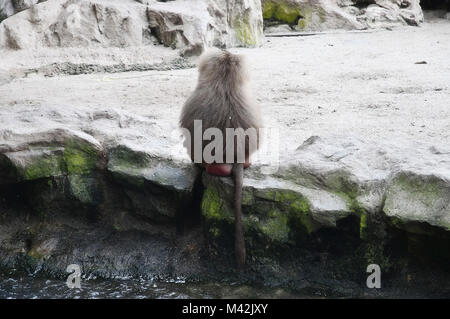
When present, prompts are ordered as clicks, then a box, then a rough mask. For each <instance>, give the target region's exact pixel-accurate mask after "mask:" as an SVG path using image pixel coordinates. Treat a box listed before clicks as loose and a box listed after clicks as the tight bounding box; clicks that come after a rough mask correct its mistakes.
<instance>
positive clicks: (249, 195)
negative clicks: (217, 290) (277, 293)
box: [0, 20, 450, 294]
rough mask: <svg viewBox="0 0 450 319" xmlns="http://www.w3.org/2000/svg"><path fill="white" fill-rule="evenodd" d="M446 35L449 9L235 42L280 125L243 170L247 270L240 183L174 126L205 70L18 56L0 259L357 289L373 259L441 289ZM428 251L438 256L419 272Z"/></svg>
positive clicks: (6, 125)
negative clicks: (242, 265)
mask: <svg viewBox="0 0 450 319" xmlns="http://www.w3.org/2000/svg"><path fill="white" fill-rule="evenodd" d="M447 33H448V23H447V22H445V20H442V21H437V22H436V23H432V24H427V23H425V24H424V25H423V27H422V28H406V27H405V28H400V29H396V30H393V31H387V30H384V31H379V32H371V33H362V32H358V33H334V34H321V35H317V36H310V37H286V38H276V37H274V38H270V39H268V40H267V42H266V44H265V46H264V47H262V48H259V49H244V48H241V49H235V50H233V52H238V53H244V54H245V55H247V56H248V60H249V61H250V63H251V68H252V73H253V82H252V85H253V88H254V91H255V93H256V98H257V100H258V102H259V104H260V105H261V108H262V111H263V115H264V119H265V123H266V126H267V127H270V128H273V129H275V130H278V132H279V135H278V137H279V139H278V140H276V141H277V142H278V144H276V143H275V144H270V143H271V142H273V140H270V139H268V140H266V145H267V144H269V145H270V147H269V148H268V149H261V151H260V153H259V156H255V158H254V162H253V165H252V166H251V168H249V169H248V170H246V172H245V179H244V215H245V216H244V225H245V234H246V240H247V252H248V265H249V266H248V270H247V271H246V272H245V274H242V276H241V277H240V278H236V274H235V273H234V270H233V254H232V251H233V250H232V249H233V212H232V208H231V207H232V193H231V190H232V181H231V179H229V178H215V177H211V176H208V175H205V174H204V173H202V174H201V172H200V171H199V169H197V168H195V167H194V166H193V165H192V164H191V163H190V162H189V159H188V156H187V154H186V152H185V150H183V148H182V141H181V140H180V138H179V135H180V134H179V132H178V131H176V130H175V129H176V127H177V119H178V115H179V112H180V108H181V106H182V104H183V102H184V101H185V100H186V98H187V97H188V96H189V94H190V92H191V91H192V90H193V89H194V87H195V84H196V83H195V81H194V80H193V79H195V78H196V74H197V73H196V72H197V71H196V70H195V69H193V68H189V67H186V68H174V69H172V68H163V69H154V70H150V71H145V72H127V73H114V74H104V73H92V74H80V75H70V76H69V75H66V74H64V73H58V72H57V71H56V70H55V71H54V72H52V73H48V70H43V69H37V70H36V69H35V71H34V72H30V70H29V69H27V68H26V67H25V66H26V65H25V64H24V63H25V62H23V63H22V62H21V63H17V64H13V63H9V62H11V61H14V58H17V57H18V56H19V55H17V54H18V53H17V52H16V53H15V54H11V55H5V60H3V61H0V66H1V69H3V72H4V73H3V74H5V75H7V76H11V78H10V80H8V81H5V82H3V83H1V84H0V154H1V155H0V213H1V214H0V221H1V222H0V241H1V243H2V245H0V266H4V267H5V268H7V269H11V268H16V269H22V270H23V269H28V270H30V271H31V272H33V271H36V269H40V270H41V271H44V270H45V271H48V272H49V273H51V274H54V273H58V272H59V273H61V272H62V273H64V271H65V267H66V266H67V262H76V261H79V262H82V263H83V265H85V267H86V269H87V272H88V273H92V274H97V275H100V276H105V277H108V276H120V275H127V274H132V275H136V276H139V275H142V274H144V275H146V276H169V277H171V276H173V277H176V276H178V275H181V276H186V277H189V278H190V279H198V278H201V279H202V280H207V278H211V277H214V276H216V277H215V278H222V279H223V278H225V279H226V280H230V281H234V280H235V281H241V280H243V281H245V280H248V281H250V282H259V283H261V282H263V283H264V284H267V285H282V286H289V287H295V288H296V289H301V288H302V287H310V286H319V287H323V286H326V287H332V288H330V289H336V290H339V291H340V292H342V293H344V294H345V293H349V291H350V293H352V292H355V291H360V290H358V289H359V288H358V287H360V288H361V286H362V287H363V289H364V287H365V279H366V267H367V265H368V264H370V263H377V264H379V265H381V266H382V269H384V271H386V273H389V274H392V275H393V276H394V277H395V276H397V277H396V278H400V279H399V280H400V282H401V285H400V287H410V286H409V285H411V281H409V280H407V279H406V275H405V274H410V273H411V274H412V276H414V277H413V278H415V280H414V281H413V285H415V286H416V287H419V289H425V290H426V289H429V287H442V283H446V282H448V277H449V276H448V274H446V273H445V271H446V270H447V269H449V268H448V267H446V265H448V260H449V258H448V251H449V250H448V245H449V243H450V240H449V238H450V236H449V229H448V221H449V220H448V216H449V210H448V209H449V202H448V198H449V188H450V182H449V181H450V170H449V167H450V149H449V147H448V145H450V136H449V135H448V132H449V131H450V127H449V122H448V118H449V116H450V115H449V113H448V112H449V109H448V102H447V101H448V97H449V92H450V91H449V84H448V83H450V79H449V76H448V74H450V72H446V71H448V65H447V64H446V57H447V55H446V54H447V52H448V49H449V47H448V46H449V43H448V41H445V39H446V36H447ZM269 41H270V42H269ZM411 42H414V44H415V45H414V46H411ZM394 44H395V45H394ZM71 52H72V51H71ZM99 52H103V51H99ZM164 52H169V51H163V53H164ZM170 52H171V51H170ZM398 52H401V53H402V54H398ZM54 54H56V53H54ZM60 54H61V56H58V58H59V59H63V57H64V55H65V54H67V51H65V50H61V51H60ZM99 54H100V53H99ZM102 54H103V53H102ZM299 54H300V55H301V59H299ZM93 56H94V55H93ZM349 57H351V59H350V58H349ZM80 59H81V58H80ZM81 61H82V62H83V61H84V60H82V59H81ZM420 61H427V64H416V62H420ZM16 62H17V61H16ZM27 63H31V62H27ZM35 63H38V62H36V61H35ZM93 65H94V66H96V65H98V64H93ZM19 67H22V73H21V74H22V75H20V74H19V75H18V74H17V68H19ZM25 74H27V76H25ZM24 92H25V93H26V94H24ZM74 141H75V142H76V143H74ZM74 144H75V145H74ZM277 151H278V153H277ZM272 155H275V156H272ZM180 225H182V226H183V227H180ZM178 228H182V230H179V229H178ZM55 242H57V243H58V244H55ZM428 255H431V256H432V257H428V258H431V262H429V263H428V262H427V263H426V264H427V265H429V267H430V268H428V266H427V267H425V268H426V269H424V268H423V267H419V268H418V269H417V268H414V267H413V266H411V265H413V264H414V260H415V259H414V258H416V257H417V256H419V257H417V258H421V259H422V258H424V259H425V260H430V259H426V256H428ZM435 263H437V265H438V266H436V268H432V266H433V265H434V264H435ZM405 265H406V266H405ZM426 271H430V272H431V273H433V274H434V275H433V276H432V277H429V276H427V275H426ZM442 272H444V273H442ZM210 276H211V277H210ZM205 278H206V279H205ZM305 278H307V279H305ZM420 278H422V279H420ZM420 280H424V281H425V282H423V281H420ZM427 280H428V281H430V282H431V283H430V282H427ZM433 285H435V286H433ZM444 286H445V287H450V286H449V285H444ZM343 287H347V288H343ZM346 289H347V290H346ZM430 289H431V288H430ZM433 291H442V290H439V289H438V290H433ZM444 293H445V292H444Z"/></svg>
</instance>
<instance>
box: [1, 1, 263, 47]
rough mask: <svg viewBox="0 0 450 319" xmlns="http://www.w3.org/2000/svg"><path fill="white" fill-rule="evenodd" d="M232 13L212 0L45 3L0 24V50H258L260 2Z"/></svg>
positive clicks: (241, 4)
mask: <svg viewBox="0 0 450 319" xmlns="http://www.w3.org/2000/svg"><path fill="white" fill-rule="evenodd" d="M230 8H231V9H230ZM230 8H228V7H227V6H226V4H225V3H223V2H217V3H216V2H215V1H212V0H195V1H186V0H179V1H170V2H156V1H155V2H145V3H140V2H136V1H134V0H124V1H105V0H95V1H86V0H49V1H46V2H44V3H39V4H37V5H34V6H32V7H30V8H29V9H26V10H24V11H22V12H20V13H18V14H15V15H14V16H12V17H10V18H9V19H7V20H5V21H4V22H3V23H2V24H1V25H0V48H9V49H35V48H43V47H44V48H45V47H119V48H122V47H130V46H142V45H154V44H155V43H160V44H163V45H165V46H170V47H173V48H176V49H180V50H181V52H182V54H183V55H186V56H189V55H198V54H200V53H201V52H202V50H203V49H204V47H206V46H219V47H230V46H258V45H260V44H261V43H262V39H263V34H262V18H261V5H260V3H259V1H257V0H252V1H243V0H236V1H234V3H233V6H232V7H230ZM5 10H6V11H5ZM3 11H5V12H7V13H8V14H9V13H10V6H6V4H5V7H4V10H3ZM3 11H2V12H3Z"/></svg>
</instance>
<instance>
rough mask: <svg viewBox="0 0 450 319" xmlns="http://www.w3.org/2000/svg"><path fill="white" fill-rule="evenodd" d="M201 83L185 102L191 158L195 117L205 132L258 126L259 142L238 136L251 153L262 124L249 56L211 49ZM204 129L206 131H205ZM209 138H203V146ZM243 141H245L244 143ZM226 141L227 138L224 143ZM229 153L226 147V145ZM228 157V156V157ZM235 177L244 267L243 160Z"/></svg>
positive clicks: (235, 167)
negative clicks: (246, 59) (210, 129)
mask: <svg viewBox="0 0 450 319" xmlns="http://www.w3.org/2000/svg"><path fill="white" fill-rule="evenodd" d="M198 71H199V77H198V83H197V87H196V88H195V90H194V92H193V93H192V94H191V96H190V97H189V98H188V100H187V101H186V103H185V104H184V106H183V109H182V111H181V117H180V126H181V127H182V128H185V129H187V130H189V132H190V136H191V141H190V143H189V141H185V147H186V148H187V149H188V152H189V153H190V154H189V155H190V156H191V159H192V160H194V156H193V150H194V145H193V143H194V138H193V136H194V120H201V121H202V130H203V132H204V131H205V130H206V129H208V128H218V129H220V130H221V131H222V134H223V136H224V138H225V136H226V134H225V130H226V128H234V129H236V128H243V129H244V130H247V129H248V128H255V129H256V133H257V143H256V145H253V144H252V143H248V139H247V138H246V139H245V145H239V144H238V143H239V142H238V141H239V140H236V139H235V140H234V147H235V149H236V148H238V147H242V148H245V154H246V157H249V156H250V155H251V154H252V153H253V152H254V151H255V150H256V149H257V148H258V145H259V142H260V141H259V132H258V129H259V128H261V127H262V121H261V115H260V111H259V107H258V106H257V105H256V103H255V100H254V98H253V96H252V94H251V91H250V87H249V70H248V67H247V63H246V61H245V58H244V57H243V56H241V55H236V54H232V53H230V52H228V51H226V50H219V49H209V50H208V51H206V52H205V53H203V54H202V56H201V57H200V59H199V65H198ZM203 132H202V133H203ZM205 144H206V142H203V145H202V150H203V149H204V147H205ZM240 144H243V143H240ZM223 145H226V141H224V144H223ZM242 148H241V149H242ZM224 157H226V147H224ZM224 161H225V158H224ZM233 176H234V180H235V250H236V263H237V266H238V268H239V269H242V268H243V266H244V263H245V243H244V236H243V231H242V220H241V217H242V180H243V164H242V163H237V162H236V158H235V161H234V163H233Z"/></svg>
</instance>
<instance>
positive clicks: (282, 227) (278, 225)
mask: <svg viewBox="0 0 450 319" xmlns="http://www.w3.org/2000/svg"><path fill="white" fill-rule="evenodd" d="M269 215H270V218H268V220H266V221H265V222H263V223H262V225H261V228H260V229H261V231H262V233H263V234H264V235H265V236H267V237H268V238H269V239H270V240H272V241H277V242H280V243H286V242H288V240H289V231H290V229H289V226H288V220H289V218H288V215H287V214H286V213H283V212H281V211H275V210H272V211H271V212H270V213H269Z"/></svg>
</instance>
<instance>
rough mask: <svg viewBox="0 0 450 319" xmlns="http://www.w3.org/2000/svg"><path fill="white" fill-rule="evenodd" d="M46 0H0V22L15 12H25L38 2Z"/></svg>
mask: <svg viewBox="0 0 450 319" xmlns="http://www.w3.org/2000/svg"><path fill="white" fill-rule="evenodd" d="M44 1H47V0H2V1H0V22H1V21H2V20H4V19H6V18H7V17H9V16H12V15H13V14H16V13H17V12H20V11H23V10H26V9H28V8H30V7H31V6H33V5H35V4H36V3H39V2H44Z"/></svg>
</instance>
